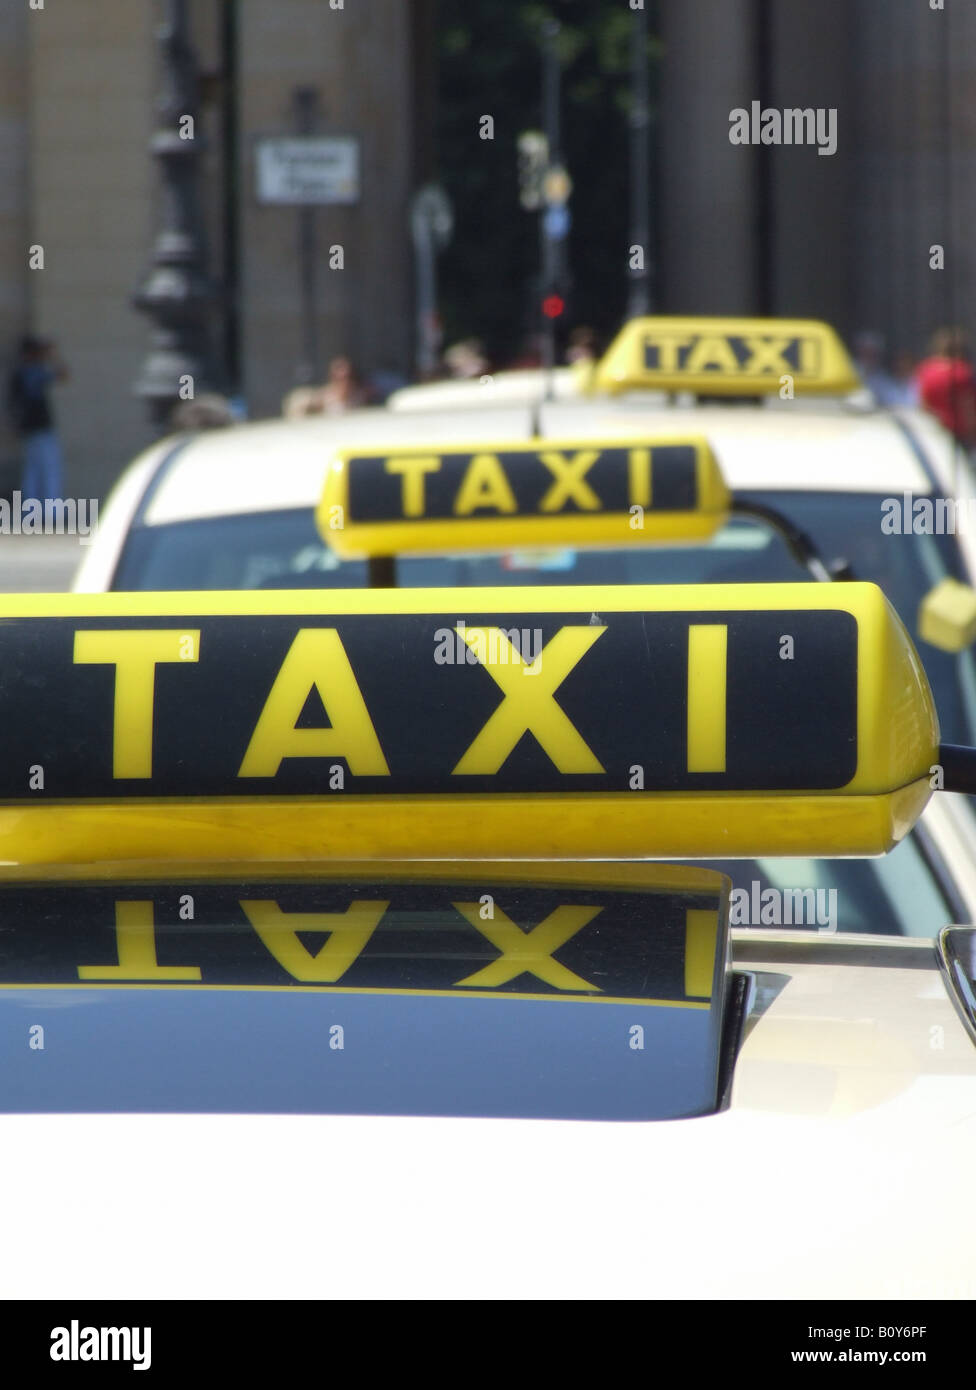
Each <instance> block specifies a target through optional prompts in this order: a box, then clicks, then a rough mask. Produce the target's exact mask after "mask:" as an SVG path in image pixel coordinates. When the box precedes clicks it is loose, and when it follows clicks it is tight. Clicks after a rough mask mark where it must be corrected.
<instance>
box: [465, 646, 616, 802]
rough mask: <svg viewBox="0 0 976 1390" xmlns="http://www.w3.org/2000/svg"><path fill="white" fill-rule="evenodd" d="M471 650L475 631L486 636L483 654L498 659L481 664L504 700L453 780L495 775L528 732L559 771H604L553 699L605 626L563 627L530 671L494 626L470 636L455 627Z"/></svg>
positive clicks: (480, 654) (473, 648)
mask: <svg viewBox="0 0 976 1390" xmlns="http://www.w3.org/2000/svg"><path fill="white" fill-rule="evenodd" d="M458 631H459V632H460V633H461V636H462V637H463V638H464V640H465V641H466V642H467V644H468V646H469V647H470V648H471V650H472V651H473V652H474V653H475V654H476V655H477V656H478V657H479V658H480V657H481V656H482V655H483V653H482V652H480V651H479V650H478V648H479V646H483V645H484V643H483V639H480V638H479V637H478V631H481V632H485V631H487V638H488V643H487V645H488V651H489V653H492V652H494V653H495V654H496V657H497V660H495V661H491V660H488V661H482V665H483V666H484V667H485V668H486V670H488V671H490V672H491V676H492V679H493V680H494V681H495V683H496V684H497V685H499V686H501V688H502V690H503V691H504V692H505V698H504V700H503V701H502V703H501V704H500V705H499V706H498V708H497V709H496V710H495V713H494V714H493V715H492V716H491V718H490V719H489V720H488V723H487V724H486V725H485V727H484V728H483V729H482V730H481V733H480V734H479V735H478V737H477V738H476V739H475V741H474V743H472V745H471V747H470V748H469V749H468V751H467V752H466V753H465V755H464V757H463V758H462V759H461V761H460V762H459V763H458V765H457V767H456V768H455V769H454V773H453V774H452V775H453V776H458V775H459V774H461V775H464V774H469V775H473V776H477V775H481V776H484V775H485V774H490V773H495V772H497V771H498V769H499V768H500V767H501V766H502V764H503V763H504V761H505V759H506V758H507V757H508V755H509V754H510V753H511V751H512V749H513V748H514V747H515V745H516V744H517V743H518V741H519V739H520V738H521V737H522V735H523V734H524V733H528V732H531V733H533V734H534V735H535V737H536V738H537V739H538V741H539V743H540V745H541V746H542V749H543V751H544V752H545V753H547V754H548V755H549V757H550V758H551V759H552V761H553V762H554V763H555V764H556V767H557V768H558V769H559V771H560V772H603V771H604V768H603V765H602V763H600V762H599V761H598V760H597V758H596V757H595V756H594V755H593V753H592V751H591V750H590V749H589V748H588V747H587V745H586V743H585V742H584V741H583V739H582V738H581V737H580V734H579V732H578V730H577V729H576V728H575V727H574V725H573V724H572V723H571V722H570V720H569V718H568V716H567V715H566V713H565V711H564V710H562V709H560V707H559V706H558V705H557V704H556V701H555V700H554V699H553V692H554V691H555V690H556V689H557V688H558V687H559V686H560V685H562V683H563V681H564V680H565V679H566V677H567V676H568V675H569V673H570V671H571V670H572V669H573V667H574V666H575V665H576V664H577V662H578V661H580V659H581V658H582V657H583V656H584V655H585V654H586V652H588V651H589V650H590V648H591V647H592V646H593V643H594V642H595V641H596V639H597V638H598V637H600V636H602V634H603V633H604V632H606V628H605V627H563V628H560V630H559V631H558V632H557V633H556V635H555V637H553V639H552V640H551V641H550V642H549V643H547V644H546V646H545V647H543V649H542V651H541V653H540V654H539V655H538V656H537V657H536V659H535V661H533V663H532V665H531V668H530V667H529V665H528V663H527V662H526V661H524V660H523V658H522V657H521V656H520V655H519V653H518V652H517V651H516V650H515V648H514V647H513V646H512V644H511V643H510V642H509V640H508V638H507V637H506V636H505V635H504V634H503V633H502V631H501V630H500V629H499V628H497V627H490V628H488V629H487V630H486V629H479V630H477V631H476V630H475V629H472V630H471V632H468V631H466V630H464V629H463V628H460V627H459V628H458Z"/></svg>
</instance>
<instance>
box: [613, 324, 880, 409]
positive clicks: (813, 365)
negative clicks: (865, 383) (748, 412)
mask: <svg viewBox="0 0 976 1390" xmlns="http://www.w3.org/2000/svg"><path fill="white" fill-rule="evenodd" d="M860 385H861V381H860V378H859V377H858V374H857V371H856V370H855V368H854V364H853V363H852V361H851V359H850V356H849V354H848V352H847V349H846V348H845V347H844V345H843V343H842V342H841V340H840V338H839V337H838V335H837V333H836V332H835V331H834V330H833V329H832V328H831V327H830V326H829V324H826V323H821V322H819V321H817V320H814V319H767V318H755V319H745V318H741V319H740V318H639V319H632V320H631V321H630V322H629V323H627V324H625V325H624V327H623V328H622V329H621V330H620V332H619V333H618V335H617V337H616V338H615V339H614V341H613V342H612V343H611V344H610V347H609V348H608V349H607V351H606V353H605V354H604V355H603V357H602V358H601V359H600V361H599V363H598V364H597V367H596V371H595V372H594V375H593V389H594V390H597V391H608V392H610V393H618V392H621V391H637V390H652V391H691V392H695V393H697V394H700V395H710V396H756V395H766V394H770V395H772V394H779V393H780V392H781V391H786V390H790V391H792V392H795V393H796V394H800V393H804V394H813V393H819V394H822V395H831V396H837V395H846V394H848V393H849V392H851V391H856V390H857V389H858V388H859V387H860Z"/></svg>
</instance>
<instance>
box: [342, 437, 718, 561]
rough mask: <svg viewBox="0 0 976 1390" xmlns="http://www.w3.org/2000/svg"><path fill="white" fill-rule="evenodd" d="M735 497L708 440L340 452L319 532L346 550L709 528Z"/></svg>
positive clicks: (684, 534)
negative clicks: (730, 491) (728, 486)
mask: <svg viewBox="0 0 976 1390" xmlns="http://www.w3.org/2000/svg"><path fill="white" fill-rule="evenodd" d="M729 506H730V497H729V491H728V488H727V487H726V485H725V482H724V480H723V478H722V475H721V472H720V470H719V467H718V463H717V461H716V459H715V456H714V454H713V453H712V451H711V449H710V448H709V447H708V445H707V444H706V442H705V441H704V440H703V439H688V440H680V439H678V440H674V439H669V440H667V441H633V440H630V441H627V442H624V443H600V442H590V443H588V442H580V441H573V442H567V441H565V440H548V439H547V440H538V441H533V442H531V443H516V444H499V445H491V444H475V445H471V446H467V447H465V446H452V447H451V448H450V450H447V451H443V452H439V451H437V450H436V449H431V448H408V449H397V450H388V449H387V450H373V451H372V452H363V451H362V450H356V451H355V452H349V451H340V452H339V453H337V455H336V456H335V458H334V459H333V461H332V464H331V466H330V468H329V471H328V474H327V481H326V487H325V492H324V495H323V499H322V502H321V504H320V506H319V508H318V511H317V513H316V519H317V522H318V526H319V530H320V532H321V534H322V535H323V536H324V537H325V539H326V540H327V541H328V543H329V545H330V546H331V547H332V548H333V549H334V550H335V551H336V552H337V553H338V554H340V555H342V556H360V555H368V556H373V555H396V554H405V553H411V552H414V553H416V552H423V551H426V552H432V551H458V550H464V551H470V550H505V549H510V548H512V547H513V546H516V547H517V546H526V545H528V546H532V545H614V546H618V545H627V544H635V545H641V544H644V545H646V544H647V543H648V542H650V541H695V540H700V539H703V538H707V537H709V536H711V535H713V534H714V532H715V531H717V530H718V528H719V527H720V526H721V525H722V524H723V522H724V521H725V519H726V517H727V516H728V512H729Z"/></svg>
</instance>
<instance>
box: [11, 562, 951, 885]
mask: <svg viewBox="0 0 976 1390" xmlns="http://www.w3.org/2000/svg"><path fill="white" fill-rule="evenodd" d="M0 619H2V621H0V672H3V676H2V678H0V707H2V714H3V718H2V723H0V729H2V735H0V742H2V746H3V752H4V756H3V758H0V858H2V859H3V860H5V861H6V862H7V864H8V865H10V866H11V867H16V866H21V867H23V866H24V865H37V866H45V865H46V866H53V865H57V864H62V865H67V864H71V865H78V864H85V863H92V862H99V861H101V862H102V863H106V864H110V863H113V862H114V863H118V862H124V861H134V860H141V861H142V862H146V861H147V860H150V861H152V862H153V863H154V864H155V865H156V866H162V865H165V864H167V863H175V862H182V863H188V862H189V863H192V862H211V863H220V864H227V863H229V862H235V861H236V862H238V863H247V864H249V865H252V866H253V865H254V864H256V863H257V864H260V863H261V862H265V863H267V862H269V861H274V862H279V863H281V862H288V861H291V862H302V861H305V862H308V861H322V860H328V859H336V860H337V859H375V858H385V859H389V858H408V859H428V858H439V859H479V858H480V859H496V858H512V859H588V858H589V859H609V858H654V857H659V858H710V857H732V856H748V857H754V856H757V855H769V854H809V855H835V854H848V855H853V854H877V853H882V852H884V851H885V850H887V849H889V848H891V846H892V844H893V843H894V842H896V841H897V840H898V839H900V838H901V837H902V835H904V834H905V833H906V832H907V830H908V829H909V828H910V827H911V825H912V824H913V823H914V820H915V819H916V818H917V816H918V815H919V814H920V812H921V810H922V808H923V806H924V804H925V802H926V801H927V800H928V797H929V795H930V791H931V784H930V773H931V770H932V767H933V765H934V764H936V763H937V762H938V761H939V730H938V721H937V719H936V715H935V710H934V707H933V703H932V696H931V693H930V691H929V687H928V683H927V681H926V678H925V674H924V671H923V670H922V667H921V664H920V662H919V660H918V657H917V655H916V653H915V650H914V648H913V647H912V644H911V641H910V639H909V637H908V635H907V633H906V631H905V629H904V627H903V625H902V624H901V622H900V621H899V619H898V618H897V616H896V615H895V613H894V612H893V610H892V609H891V608H890V607H889V605H888V604H887V602H886V600H885V598H884V597H883V595H882V593H881V591H880V590H879V589H878V588H877V587H876V586H875V585H872V584H858V583H850V584H842V585H841V584H838V585H831V584H816V585H812V584H774V585H763V584H747V585H729V586H725V585H691V586H670V585H653V586H603V587H593V588H585V587H574V588H566V587H563V588H553V589H543V588H527V589H522V588H501V589H453V590H452V589H428V590H424V589H413V590H401V591H397V592H396V593H390V592H384V591H378V592H377V591H362V590H359V591H338V590H336V591H322V592H311V591H301V592H295V593H288V592H278V593H244V592H240V593H205V594H184V593H168V594H100V595H72V596H60V595H57V596H50V595H29V596H3V597H2V598H0ZM35 750H36V751H35ZM947 785H948V782H947Z"/></svg>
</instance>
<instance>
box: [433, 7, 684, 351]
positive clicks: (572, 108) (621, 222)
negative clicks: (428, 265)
mask: <svg viewBox="0 0 976 1390" xmlns="http://www.w3.org/2000/svg"><path fill="white" fill-rule="evenodd" d="M547 18H556V19H558V20H559V22H560V24H561V26H562V28H561V31H560V33H559V36H558V40H557V43H558V50H559V54H560V57H561V60H562V104H561V109H562V148H563V158H564V162H565V164H566V165H567V167H568V169H569V172H570V175H571V177H572V179H573V185H574V191H573V196H572V199H571V202H570V209H571V212H572V219H573V220H572V228H571V231H570V235H569V242H568V263H569V270H570V273H571V277H572V278H571V282H570V284H571V292H570V296H569V312H568V314H567V317H566V323H565V327H566V328H567V329H568V328H570V327H572V326H573V325H575V324H588V325H590V326H592V327H594V328H596V329H598V330H600V331H601V332H602V333H604V334H611V333H613V332H614V331H615V329H616V328H617V326H618V325H619V323H620V320H621V318H622V317H623V314H624V311H625V307H626V298H627V288H628V286H627V252H628V246H629V240H630V239H629V235H628V215H629V196H630V195H629V152H628V114H629V110H630V65H631V44H632V41H633V27H632V26H633V16H632V14H631V11H630V9H629V8H628V6H627V4H626V0H553V3H550V4H541V3H529V0H524V2H521V3H520V2H519V0H516V2H515V3H513V0H439V3H438V10H437V27H436V32H437V50H438V51H437V59H438V119H437V153H438V165H439V178H440V180H441V182H442V183H443V185H444V187H445V188H446V189H447V191H448V193H449V195H450V197H451V199H452V201H453V203H454V210H455V219H456V226H455V235H454V240H453V243H452V245H451V246H450V247H449V248H448V250H447V251H446V252H445V253H444V255H443V257H442V258H441V263H440V286H441V304H442V313H443V317H444V332H445V340H446V341H447V342H448V343H450V342H452V341H453V340H455V339H457V338H460V337H467V336H471V335H475V336H478V337H480V338H481V339H482V340H483V341H484V343H485V345H486V347H487V349H488V352H489V355H490V356H491V357H492V359H493V360H494V361H496V362H498V363H499V364H504V363H505V362H507V361H510V360H511V359H512V358H513V357H514V356H516V355H517V354H518V353H519V352H520V350H521V349H522V347H523V346H524V344H525V341H526V339H527V337H528V335H529V334H531V333H533V332H534V331H536V330H537V329H538V326H539V280H538V276H539V216H538V214H535V213H529V212H525V211H524V210H523V209H522V207H521V206H520V204H519V185H518V158H517V149H516V141H517V139H518V136H519V134H520V133H521V132H522V131H524V130H527V129H540V128H541V126H542V109H541V107H542V81H541V72H542V52H541V40H540V35H541V26H542V23H543V21H544V20H545V19H547ZM657 51H658V50H657V46H656V44H654V43H652V44H651V45H650V52H649V55H648V58H649V61H650V63H651V81H652V91H653V90H654V83H655V76H656V71H657ZM652 105H653V102H652ZM486 115H490V116H492V117H493V119H494V140H482V139H480V138H479V122H480V119H481V117H482V116H486ZM652 120H653V111H652ZM652 128H653V127H652Z"/></svg>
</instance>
